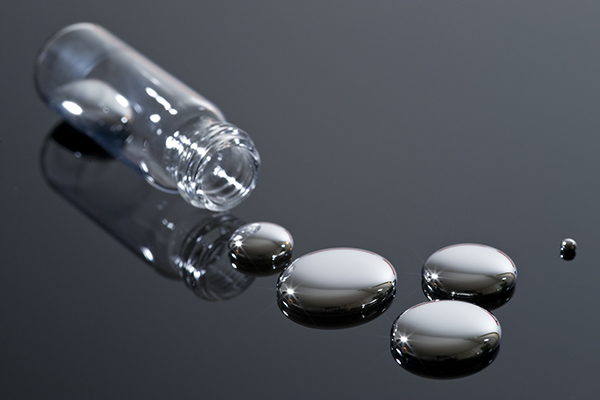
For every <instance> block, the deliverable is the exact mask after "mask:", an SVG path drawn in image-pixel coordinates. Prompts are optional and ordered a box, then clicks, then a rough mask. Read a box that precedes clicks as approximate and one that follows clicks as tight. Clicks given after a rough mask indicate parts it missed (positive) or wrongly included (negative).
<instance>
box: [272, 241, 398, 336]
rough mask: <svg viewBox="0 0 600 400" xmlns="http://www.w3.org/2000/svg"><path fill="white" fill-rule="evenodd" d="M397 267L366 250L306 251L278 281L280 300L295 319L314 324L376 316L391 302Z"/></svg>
mask: <svg viewBox="0 0 600 400" xmlns="http://www.w3.org/2000/svg"><path fill="white" fill-rule="evenodd" d="M395 293H396V271H395V270H394V267H392V265H391V264H390V263H389V261H387V260H386V259H385V258H383V257H381V256H380V255H378V254H375V253H372V252H370V251H366V250H360V249H352V248H334V249H325V250H320V251H315V252H313V253H310V254H307V255H304V256H302V257H300V258H298V259H296V260H294V262H293V263H292V264H291V265H290V266H289V267H288V268H286V269H285V270H284V271H283V272H282V274H281V276H280V277H279V282H278V283H277V303H278V305H279V308H280V309H281V311H282V312H283V314H284V315H286V316H287V317H288V318H289V319H291V320H292V321H294V322H296V323H299V324H302V325H305V326H309V327H312V328H322V329H327V328H345V327H349V326H354V325H359V324H362V323H365V322H367V321H370V320H372V319H373V318H375V317H377V316H378V315H380V314H381V313H383V312H384V311H385V310H386V309H387V307H388V306H389V305H390V304H391V302H392V301H393V299H394V295H395Z"/></svg>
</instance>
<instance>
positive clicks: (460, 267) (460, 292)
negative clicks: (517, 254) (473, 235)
mask: <svg viewBox="0 0 600 400" xmlns="http://www.w3.org/2000/svg"><path fill="white" fill-rule="evenodd" d="M516 283H517V268H516V267H515V264H514V262H513V261H512V260H511V259H510V258H509V257H508V256H507V255H506V254H505V253H503V252H501V251H500V250H498V249H495V248H493V247H490V246H486V245H482V244H473V243H462V244H456V245H452V246H447V247H444V248H442V249H440V250H438V251H436V252H435V253H433V254H432V255H431V256H430V257H429V258H428V259H427V260H426V261H425V263H424V264H423V269H422V276H421V287H422V289H423V293H425V295H426V296H427V298H428V299H429V300H442V299H448V300H463V301H468V302H470V303H474V304H477V305H479V306H481V307H484V308H487V309H488V310H492V309H495V308H498V307H500V306H502V305H503V304H505V303H506V302H508V301H509V300H510V299H511V297H512V296H513V294H514V291H515V285H516Z"/></svg>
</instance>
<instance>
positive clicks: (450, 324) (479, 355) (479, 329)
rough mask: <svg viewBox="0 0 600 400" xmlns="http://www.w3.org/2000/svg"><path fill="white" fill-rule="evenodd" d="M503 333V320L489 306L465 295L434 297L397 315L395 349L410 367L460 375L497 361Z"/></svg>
mask: <svg viewBox="0 0 600 400" xmlns="http://www.w3.org/2000/svg"><path fill="white" fill-rule="evenodd" d="M501 337H502V329H501V328H500V324H499V323H498V320H497V319H496V318H495V317H494V316H493V315H492V314H490V313H489V312H488V311H486V310H485V309H483V308H481V307H478V306H476V305H473V304H470V303H465V302H462V301H449V300H446V301H432V302H428V303H421V304H418V305H416V306H414V307H412V308H409V309H408V310H406V311H405V312H404V313H403V314H402V315H400V316H399V317H398V318H397V319H396V321H395V322H394V324H393V325H392V333H391V350H392V355H393V356H394V359H395V360H396V361H397V362H398V364H400V365H401V366H402V367H403V368H404V369H406V370H407V371H409V372H411V373H414V374H417V375H421V376H425V377H428V378H438V379H444V378H458V377H461V376H466V375H471V374H474V373H476V372H478V371H480V370H482V369H483V368H485V367H487V366H488V365H489V364H490V363H491V362H492V361H494V359H495V358H496V356H497V354H498V350H499V349H500V339H501Z"/></svg>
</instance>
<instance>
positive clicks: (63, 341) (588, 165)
mask: <svg viewBox="0 0 600 400" xmlns="http://www.w3.org/2000/svg"><path fill="white" fill-rule="evenodd" d="M0 19H1V21H2V23H1V24H0V71H1V75H0V89H1V90H0V115H1V116H2V134H1V135H0V179H1V182H2V186H3V194H2V197H1V200H0V205H1V208H0V209H1V210H2V217H1V224H2V236H1V239H2V247H1V253H0V368H1V370H0V397H2V398H11V399H12V398H15V399H17V398H166V397H175V398H250V397H256V398H258V396H260V398H286V399H296V398H298V399H300V398H304V399H305V398H373V397H376V398H411V399H417V398H427V399H430V398H435V397H442V396H443V397H444V398H459V397H460V398H463V399H474V398H488V399H493V398H505V397H513V398H544V399H546V398H556V399H565V398H573V399H579V398H581V399H588V398H591V397H593V396H594V394H595V393H596V391H597V390H598V388H599V385H600V380H599V379H598V367H597V359H598V355H599V354H600V341H599V340H598V330H599V323H598V315H599V311H600V305H599V303H600V302H599V300H598V288H597V286H598V285H597V284H596V282H597V280H598V278H599V273H600V272H599V268H598V259H599V258H600V248H599V246H598V243H600V237H599V236H600V232H599V230H598V229H597V223H598V214H599V213H598V207H597V204H598V198H600V190H599V188H598V182H597V175H598V173H597V171H598V170H599V168H600V165H599V164H600V161H599V160H598V156H597V154H598V150H599V147H600V140H599V137H598V127H599V125H600V113H599V112H598V110H599V106H600V98H599V93H600V80H599V72H598V71H599V65H600V57H599V54H600V53H599V51H598V49H599V46H598V43H599V37H600V24H599V23H598V21H600V4H599V3H598V2H597V1H581V2H567V1H563V2H557V1H541V0H540V1H503V2H487V1H485V2H480V1H452V2H430V1H374V2H357V1H324V2H317V1H314V2H313V1H307V2H275V1H272V2H271V1H252V2H225V1H173V0H171V1H169V2H166V1H165V2H161V3H160V4H158V5H156V4H155V3H152V2H147V1H126V0H122V1H102V2H82V1H20V2H8V1H4V2H1V3H0ZM80 21H92V22H97V23H99V24H101V25H103V26H105V27H106V28H107V29H109V30H111V31H112V32H113V33H115V34H116V35H117V36H119V37H121V38H122V39H124V40H125V41H127V42H128V43H130V44H131V45H133V46H134V47H135V48H137V49H138V50H140V51H141V52H142V53H144V54H145V55H147V56H148V57H149V58H150V59H152V60H154V61H155V62H157V63H158V64H159V65H161V66H162V67H164V68H165V69H166V70H168V71H170V72H172V73H173V74H174V75H175V76H177V77H179V78H180V79H181V80H182V81H184V82H186V83H187V84H188V85H190V86H191V87H193V88H194V89H196V90H197V91H199V92H200V93H202V94H203V95H205V96H206V97H207V98H209V99H211V100H212V101H214V102H215V103H216V104H217V105H218V106H219V107H220V108H221V109H222V110H223V111H224V112H225V114H226V115H227V117H228V120H229V121H231V122H233V123H234V124H236V125H237V126H239V127H241V128H242V129H244V130H246V131H247V132H249V133H250V134H251V135H252V137H253V139H254V141H255V143H256V144H257V146H258V148H259V150H260V153H261V156H262V159H263V169H262V172H261V177H260V181H259V186H258V188H257V190H256V191H255V192H254V194H253V195H252V196H251V197H250V198H249V199H248V200H247V201H246V202H245V203H244V204H243V205H242V206H240V207H238V208H237V209H236V210H235V214H236V215H238V216H239V217H241V218H243V219H245V220H246V221H260V220H267V221H272V222H276V223H279V224H281V225H283V226H285V227H286V228H287V229H288V230H289V231H290V232H291V233H292V234H293V235H294V238H295V242H296V246H295V249H294V252H295V255H296V256H300V255H302V254H305V253H308V252H310V251H313V250H317V249H321V248H326V247H334V246H351V247H359V248H364V249H368V250H372V251H374V252H377V253H379V254H381V255H383V256H384V257H386V258H387V259H388V260H390V261H391V262H392V264H393V265H394V266H395V268H396V270H397V271H398V274H399V283H398V292H397V297H396V300H395V301H394V303H393V304H392V307H391V308H390V309H389V310H388V311H387V312H386V313H385V314H384V315H383V316H381V317H379V318H378V319H376V320H375V321H373V322H371V323H369V324H367V325H364V326H360V327H356V328H351V329H346V330H335V331H322V330H315V329H310V328H305V327H302V326H300V325H296V324H295V323H293V322H291V321H289V320H287V319H286V318H285V317H284V316H283V315H282V314H281V313H280V311H279V310H278V309H277V307H276V306H275V291H274V286H275V282H276V277H270V278H260V279H257V280H256V281H255V283H254V285H253V286H252V287H251V288H250V289H249V290H248V291H247V292H245V293H243V294H242V295H241V296H239V297H237V298H235V299H233V300H230V301H227V302H222V303H216V304H215V303H208V302H203V301H201V300H199V299H197V298H196V297H195V296H194V295H193V294H192V293H191V292H190V291H189V290H187V288H186V287H185V286H184V285H183V284H182V283H181V282H176V281H169V280H167V279H164V278H163V277H161V276H159V275H158V274H156V273H154V272H153V271H152V270H151V269H150V268H148V267H147V266H146V265H145V264H144V263H143V262H142V261H140V259H139V258H138V257H137V256H135V255H134V254H133V253H131V252H129V251H128V250H127V249H126V248H124V247H123V246H122V245H121V244H119V243H118V242H117V241H116V240H115V239H114V238H112V237H111V236H110V235H108V234H107V233H106V232H104V231H103V230H102V229H100V228H99V227H98V226H97V225H96V224H94V223H93V222H91V221H90V220H89V219H88V218H86V217H85V216H84V215H83V214H81V213H80V212H79V211H77V210H76V209H75V208H73V207H72V206H71V205H70V204H69V203H67V202H66V201H65V200H64V199H62V198H61V197H60V196H58V195H57V194H56V193H55V192H53V191H52V190H51V189H50V188H49V187H48V185H47V184H46V183H45V182H44V180H43V178H42V176H41V173H40V166H39V160H38V159H39V153H40V148H41V145H42V142H43V140H44V138H45V137H46V136H47V135H48V133H49V132H50V131H51V129H52V128H53V127H54V126H55V124H56V123H57V122H58V117H56V116H55V115H53V114H52V113H51V112H50V111H49V110H48V109H46V107H45V106H44V105H43V104H42V102H41V101H40V100H39V98H38V97H37V95H36V93H35V90H34V87H33V79H32V76H33V62H34V59H35V55H36V52H37V51H38V49H39V47H40V46H41V45H42V44H43V42H44V41H45V40H46V39H47V37H48V36H49V35H50V34H52V33H53V32H55V31H56V30H58V29H60V28H62V27H63V26H66V25H68V24H71V23H74V22H80ZM567 236H571V237H573V238H575V239H576V240H577V241H578V243H579V251H578V255H577V258H576V259H575V260H574V261H572V262H565V261H563V260H561V259H560V258H559V255H558V252H559V246H560V242H561V240H562V239H563V238H564V237H567ZM460 242H475V243H485V244H489V245H491V246H494V247H497V248H499V249H501V250H503V251H504V252H506V253H507V254H508V255H510V256H511V258H512V259H513V260H514V261H515V263H516V265H517V268H518V270H519V279H518V287H517V291H516V294H515V297H514V298H513V299H512V300H511V301H510V302H509V303H508V304H507V305H505V306H504V307H502V308H500V309H498V310H496V311H495V312H494V313H495V315H496V316H497V317H498V319H499V320H500V322H501V324H502V328H503V332H504V336H503V342H502V348H501V350H500V354H499V356H498V359H497V360H496V361H495V362H494V363H493V364H492V365H491V366H490V367H489V368H487V369H485V370H483V371H482V372H480V373H479V374H476V375H473V376H471V377H467V378H463V379H458V380H450V381H436V380H429V379H425V378H420V377H416V376H414V375H411V374H409V373H408V372H406V371H404V370H403V369H402V368H400V367H399V366H398V365H396V363H395V361H394V360H393V359H392V357H391V355H390V352H389V330H390V326H391V323H392V321H393V319H394V318H396V317H397V316H398V315H399V314H400V313H401V312H402V311H403V310H405V309H406V308H408V307H410V306H412V305H414V304H416V303H418V302H421V301H424V300H425V297H424V296H423V294H422V293H421V291H420V286H419V285H420V281H419V279H420V278H419V272H420V268H421V265H422V262H423V260H424V259H426V258H427V257H428V256H429V255H430V254H431V253H433V252H434V251H435V250H437V249H439V248H441V247H443V246H446V245H449V244H453V243H460Z"/></svg>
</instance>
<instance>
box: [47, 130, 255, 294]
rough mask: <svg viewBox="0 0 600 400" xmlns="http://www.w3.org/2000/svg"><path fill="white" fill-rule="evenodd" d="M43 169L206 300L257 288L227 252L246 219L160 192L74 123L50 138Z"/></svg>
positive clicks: (61, 189) (101, 221) (55, 184)
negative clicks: (236, 232) (202, 207)
mask: <svg viewBox="0 0 600 400" xmlns="http://www.w3.org/2000/svg"><path fill="white" fill-rule="evenodd" d="M41 167H42V172H43V174H44V177H45V178H46V180H47V182H48V183H49V184H50V186H52V188H54V189H55V190H56V191H57V192H58V193H60V194H61V195H62V196H63V197H65V198H66V199H67V200H69V201H70V202H71V203H72V204H73V205H74V206H75V207H77V208H78V209H80V210H81V211H82V212H83V213H85V214H86V215H87V216H88V217H90V218H91V219H92V220H94V221H95V222H96V223H97V224H98V225H100V226H101V227H103V228H104V229H105V230H106V231H107V232H108V233H109V234H110V235H111V236H113V237H114V238H116V239H118V240H119V241H120V242H121V243H123V244H124V245H125V246H126V247H128V248H129V249H130V250H131V251H133V252H134V253H135V254H136V255H138V256H139V257H140V258H142V259H144V260H145V261H146V262H147V263H148V264H149V265H151V266H152V267H153V268H154V269H155V270H156V271H157V272H159V273H161V274H162V275H164V276H167V277H170V278H175V279H178V278H181V279H183V280H184V281H185V283H186V284H187V285H188V286H189V287H190V289H192V291H193V292H194V293H195V294H196V295H197V296H198V297H200V298H202V299H204V300H209V301H221V300H227V299H230V298H232V297H235V296H237V295H239V294H241V293H242V292H243V291H244V290H246V289H247V288H248V287H249V286H250V284H251V283H252V282H253V280H254V278H253V277H250V276H247V275H244V274H242V273H240V272H238V271H236V270H235V269H234V268H233V267H232V266H231V263H230V262H229V257H228V254H227V245H228V243H229V238H230V237H231V235H232V234H233V232H234V231H235V230H236V229H237V228H239V227H240V226H241V225H243V222H242V221H241V220H239V219H238V218H236V217H235V216H232V215H231V214H229V213H213V212H210V211H208V210H201V209H198V208H194V207H192V206H190V205H189V204H186V203H185V202H184V201H183V199H182V198H181V197H180V196H177V195H172V194H168V193H163V192H161V191H159V190H156V189H154V188H152V187H151V186H150V185H148V184H146V182H144V180H143V179H141V178H140V177H139V176H138V175H136V174H135V173H133V172H132V171H131V170H129V169H127V168H126V167H125V166H124V165H123V164H122V163H119V162H115V161H114V160H113V159H112V158H111V157H110V155H109V154H108V153H106V152H104V151H103V150H102V148H100V147H99V146H98V145H97V144H96V143H95V142H93V141H92V140H91V139H90V138H89V137H88V136H86V135H84V134H82V133H80V132H79V131H77V130H75V129H73V128H72V127H71V126H69V125H68V124H66V123H63V124H61V125H60V126H59V127H57V128H56V129H55V130H54V131H53V132H52V135H51V136H49V137H48V139H47V140H46V142H45V145H44V147H43V149H42V154H41Z"/></svg>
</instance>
